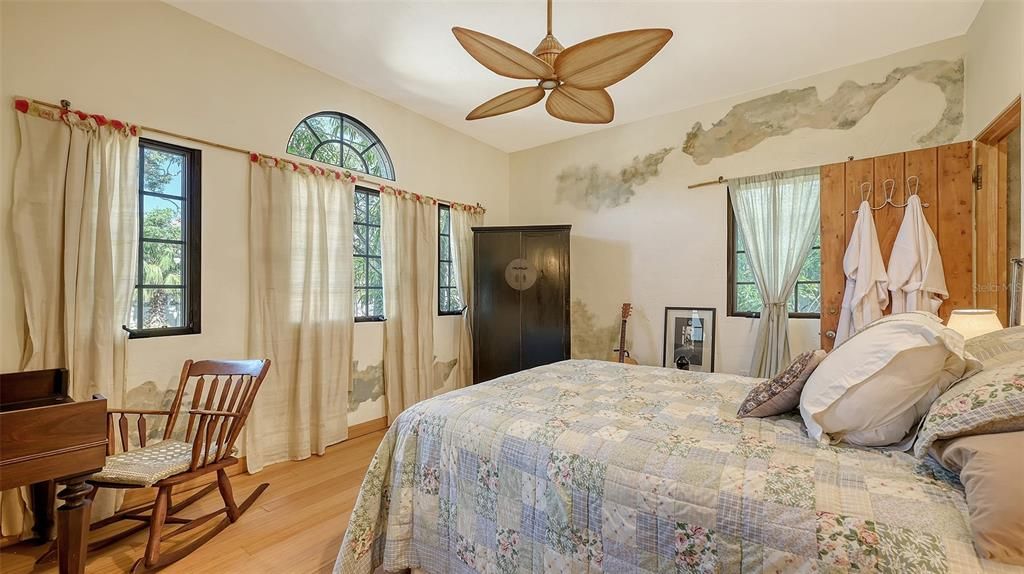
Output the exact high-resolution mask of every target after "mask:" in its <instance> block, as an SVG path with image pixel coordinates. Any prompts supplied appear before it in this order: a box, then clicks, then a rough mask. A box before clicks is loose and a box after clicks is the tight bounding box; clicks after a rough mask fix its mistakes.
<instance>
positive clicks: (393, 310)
mask: <svg viewBox="0 0 1024 574" xmlns="http://www.w3.org/2000/svg"><path fill="white" fill-rule="evenodd" d="M380 203H381V251H382V253H383V264H384V316H385V319H386V321H385V322H384V394H385V395H386V396H387V410H388V424H391V423H392V422H394V420H395V418H396V417H397V416H398V415H399V414H401V412H402V411H404V410H405V409H407V408H408V407H410V406H412V405H414V404H416V403H417V402H419V401H422V400H423V399H427V398H429V397H430V394H431V389H432V388H433V380H432V378H433V362H434V316H435V315H436V314H437V311H436V306H435V300H436V286H437V206H436V205H434V204H433V203H429V202H426V201H422V200H420V199H418V198H413V197H410V198H404V197H399V196H397V195H395V194H393V193H390V192H386V193H381V194H380Z"/></svg>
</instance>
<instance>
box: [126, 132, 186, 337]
mask: <svg viewBox="0 0 1024 574" xmlns="http://www.w3.org/2000/svg"><path fill="white" fill-rule="evenodd" d="M147 149H155V150H159V151H165V152H168V153H174V154H180V155H183V156H184V157H185V160H184V164H183V169H184V171H185V176H184V177H183V178H182V183H183V184H184V190H183V192H182V194H181V196H180V197H179V196H176V195H172V194H164V193H157V192H150V191H146V190H145V187H144V184H143V177H144V175H145V170H144V167H143V166H144V165H145V164H144V162H145V153H146V151H145V150H147ZM202 158H203V152H202V150H198V149H194V148H188V147H184V146H180V145H175V144H171V143H167V142H163V141H157V140H152V139H148V138H139V167H138V171H139V173H138V186H139V189H138V194H139V195H138V200H139V206H138V209H139V226H138V231H137V233H138V239H139V253H138V259H137V260H136V265H137V266H138V269H137V270H136V276H135V288H134V289H133V291H132V297H133V302H132V304H133V305H135V314H136V316H137V317H138V321H139V323H140V324H141V323H142V318H143V315H142V307H143V305H142V301H143V292H142V290H143V289H147V288H148V289H154V288H156V289H160V288H172V289H181V290H182V297H183V302H182V308H183V310H184V311H185V313H186V316H185V324H184V325H183V326H181V327H156V328H148V329H143V328H129V327H128V326H125V327H124V328H125V330H126V331H128V338H129V339H148V338H153V337H173V336H177V335H198V334H200V333H202V305H201V301H202V163H203V161H202ZM147 196H149V197H159V198H163V199H171V200H175V201H180V202H181V203H182V207H183V209H182V213H183V214H184V216H185V221H184V223H183V225H182V230H181V231H182V238H181V240H180V241H177V240H170V239H146V238H145V237H144V236H143V225H144V219H145V201H144V198H145V197H147ZM147 242H149V243H170V244H174V245H181V246H182V254H183V255H184V261H183V262H182V267H183V270H182V285H149V284H147V283H145V275H144V269H143V255H144V253H143V246H144V245H145V243H147Z"/></svg>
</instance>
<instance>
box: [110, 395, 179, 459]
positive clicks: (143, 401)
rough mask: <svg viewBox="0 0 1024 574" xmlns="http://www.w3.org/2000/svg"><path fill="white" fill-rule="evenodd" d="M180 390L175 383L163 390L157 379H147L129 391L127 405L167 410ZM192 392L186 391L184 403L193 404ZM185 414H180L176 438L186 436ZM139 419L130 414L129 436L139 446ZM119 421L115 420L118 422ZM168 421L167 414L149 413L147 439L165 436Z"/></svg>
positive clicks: (141, 408)
mask: <svg viewBox="0 0 1024 574" xmlns="http://www.w3.org/2000/svg"><path fill="white" fill-rule="evenodd" d="M177 392H178V387H177V385H175V386H174V387H172V388H169V389H163V390H161V389H160V387H158V386H157V384H156V381H146V382H145V383H142V384H141V385H138V386H136V387H132V388H131V389H130V390H129V391H128V395H127V405H128V407H127V408H129V409H140V410H157V411H165V410H170V408H171V403H173V402H174V395H175V394H176V393H177ZM191 398H192V393H191V391H189V390H186V391H185V395H184V397H183V398H182V404H183V405H189V404H191ZM186 419H187V417H185V416H181V415H179V416H178V424H176V425H175V431H176V432H175V435H176V436H175V438H182V437H184V432H185V427H184V426H183V424H182V421H183V420H186ZM137 420H138V417H137V416H135V415H129V420H128V424H129V428H130V431H129V436H130V438H131V443H132V444H133V445H135V446H138V444H139V443H138V438H137V431H136V429H137V426H136V425H137V424H138V423H137ZM116 422H117V421H115V423H116ZM165 422H166V417H165V416H158V415H148V416H147V417H146V425H147V426H146V440H147V441H149V440H155V439H160V438H163V435H164V423H165Z"/></svg>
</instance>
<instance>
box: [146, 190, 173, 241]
mask: <svg viewBox="0 0 1024 574" xmlns="http://www.w3.org/2000/svg"><path fill="white" fill-rule="evenodd" d="M181 217H182V202H181V200H177V199H167V198H166V197H154V196H152V195H143V196H142V238H143V239H179V240H180V239H181V238H182V235H181V223H182V221H181Z"/></svg>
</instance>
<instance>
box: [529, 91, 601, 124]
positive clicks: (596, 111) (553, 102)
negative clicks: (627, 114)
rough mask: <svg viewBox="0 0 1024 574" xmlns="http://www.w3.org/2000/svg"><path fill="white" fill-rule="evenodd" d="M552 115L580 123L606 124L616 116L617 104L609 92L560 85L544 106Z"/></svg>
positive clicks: (552, 92)
mask: <svg viewBox="0 0 1024 574" xmlns="http://www.w3.org/2000/svg"><path fill="white" fill-rule="evenodd" d="M544 107H545V108H546V109H547V110H548V113H549V114H551V115H552V116H554V117H556V118H558V119H560V120H565V121H567V122H575V123H578V124H606V123H608V122H610V121H612V119H614V118H615V104H614V103H612V97H611V96H609V95H608V92H606V91H604V90H602V89H597V90H581V89H578V88H574V87H571V86H559V87H557V88H555V89H554V90H552V91H551V95H549V96H548V101H547V103H546V104H545V106H544Z"/></svg>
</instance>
